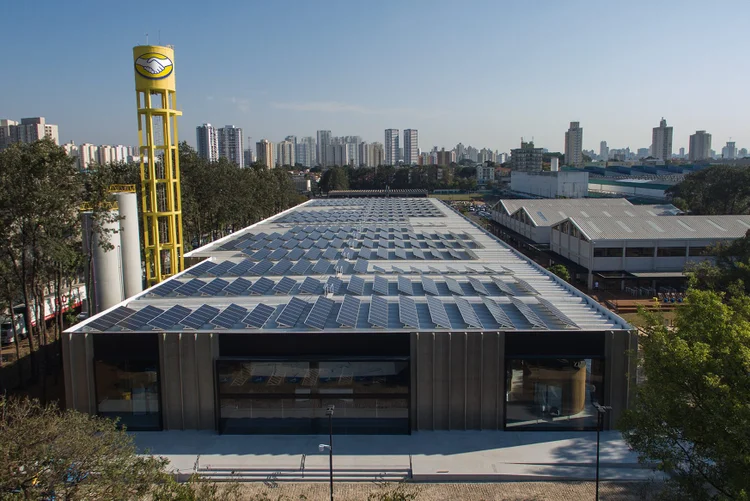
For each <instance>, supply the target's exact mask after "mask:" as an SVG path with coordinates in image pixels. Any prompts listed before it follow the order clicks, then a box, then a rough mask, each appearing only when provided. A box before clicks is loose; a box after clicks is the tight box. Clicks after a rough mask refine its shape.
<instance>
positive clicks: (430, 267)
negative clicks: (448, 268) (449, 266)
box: [427, 266, 443, 275]
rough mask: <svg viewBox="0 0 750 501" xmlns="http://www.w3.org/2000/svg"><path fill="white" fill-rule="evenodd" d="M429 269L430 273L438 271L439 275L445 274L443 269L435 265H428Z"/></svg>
mask: <svg viewBox="0 0 750 501" xmlns="http://www.w3.org/2000/svg"><path fill="white" fill-rule="evenodd" d="M427 269H428V270H429V271H430V273H436V274H438V275H442V274H443V271H442V270H438V269H437V268H435V267H434V266H427Z"/></svg>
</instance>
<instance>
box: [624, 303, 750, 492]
mask: <svg viewBox="0 0 750 501" xmlns="http://www.w3.org/2000/svg"><path fill="white" fill-rule="evenodd" d="M723 299H724V298H723V297H722V296H721V294H719V293H716V292H713V291H699V290H695V289H692V290H690V291H689V292H688V298H687V302H686V304H685V305H682V306H681V307H680V308H679V309H678V310H677V318H676V321H675V325H674V328H670V327H666V326H665V325H664V322H663V321H662V320H661V318H659V317H658V316H657V315H655V314H645V313H644V315H645V317H646V319H647V320H648V327H647V328H646V330H645V333H644V334H643V335H642V336H641V345H642V349H643V364H644V369H645V376H646V381H645V383H643V384H641V385H640V386H639V387H638V389H637V396H636V399H635V401H634V402H633V405H632V406H631V408H630V409H629V410H628V411H626V413H625V415H624V417H623V419H622V421H621V423H620V426H621V428H622V430H623V436H624V438H625V440H626V441H627V443H628V444H629V445H630V446H631V447H633V448H634V449H635V450H636V451H637V452H638V454H639V456H640V458H641V460H642V461H644V462H649V463H656V464H658V465H659V467H660V468H661V469H662V470H664V471H666V472H667V473H669V474H670V477H669V481H668V484H667V489H666V490H665V492H664V493H663V495H664V497H666V498H668V499H691V500H728V499H735V500H740V499H741V500H747V499H748V496H750V475H748V472H750V297H748V296H746V295H744V294H740V295H736V296H735V297H734V298H732V299H731V300H730V301H728V302H725V301H724V300H723Z"/></svg>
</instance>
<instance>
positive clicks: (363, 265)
mask: <svg viewBox="0 0 750 501" xmlns="http://www.w3.org/2000/svg"><path fill="white" fill-rule="evenodd" d="M354 271H356V272H357V273H367V261H366V260H364V259H357V262H356V263H354Z"/></svg>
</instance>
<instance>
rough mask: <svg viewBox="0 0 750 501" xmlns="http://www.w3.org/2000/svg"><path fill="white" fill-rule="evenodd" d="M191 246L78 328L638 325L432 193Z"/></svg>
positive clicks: (324, 207) (318, 210) (288, 218)
mask: <svg viewBox="0 0 750 501" xmlns="http://www.w3.org/2000/svg"><path fill="white" fill-rule="evenodd" d="M365 240H367V241H368V246H364V245H363V244H364V242H365ZM300 248H302V249H304V251H305V252H304V253H296V255H295V256H292V252H293V251H294V250H295V249H300ZM397 250H398V252H397ZM279 251H281V252H279ZM310 251H315V254H314V255H308V253H309V252H310ZM186 258H187V259H195V258H205V260H204V261H202V262H200V263H198V264H195V265H194V266H192V267H191V268H189V269H187V270H185V271H184V272H182V273H180V274H178V275H177V276H175V277H172V278H169V279H168V280H166V281H164V282H162V283H160V284H158V285H156V286H155V287H152V288H150V289H148V290H146V291H144V292H143V293H141V294H139V295H137V296H135V297H133V298H130V299H127V300H125V301H123V302H122V303H121V304H119V305H117V306H116V307H114V308H111V309H110V310H108V311H105V312H102V313H101V314H99V315H96V316H94V317H92V318H90V319H88V320H86V321H84V322H82V323H80V324H77V325H75V326H73V327H72V328H71V329H69V332H154V331H161V332H165V331H166V332H174V331H177V332H179V331H185V332H194V331H216V332H267V333H269V332H270V333H273V332H279V333H280V332H384V331H387V332H415V331H426V332H434V331H446V330H448V331H482V330H510V329H514V330H519V331H525V330H529V331H530V330H535V331H538V330H540V329H546V330H549V331H562V330H564V329H571V328H575V329H580V330H589V331H601V330H612V329H615V330H618V329H630V328H631V327H630V326H629V325H628V324H627V323H626V322H624V321H623V320H622V319H621V318H619V317H617V316H616V315H614V314H613V313H612V312H610V311H609V310H606V309H605V308H603V307H602V306H601V305H599V304H598V303H596V302H595V301H594V300H592V299H591V298H589V297H587V296H585V295H584V294H582V293H581V292H580V291H578V290H577V289H575V288H573V287H571V286H570V285H569V284H567V283H566V282H564V281H562V280H560V279H558V278H557V277H555V276H554V275H552V274H550V273H548V272H546V271H545V270H544V269H542V268H541V267H540V266H538V265H537V264H536V263H534V262H532V261H530V260H528V259H527V258H525V257H524V256H522V255H521V254H519V253H518V252H516V251H515V250H513V249H512V248H511V247H509V246H508V245H506V244H505V243H503V242H502V241H500V240H499V239H497V238H496V237H494V236H492V235H491V234H490V233H488V232H486V231H485V230H483V229H481V228H479V227H478V226H476V225H475V224H473V223H472V222H471V221H470V220H468V219H467V218H465V217H463V216H462V215H461V214H459V213H458V212H456V211H454V210H453V209H451V208H450V207H449V206H447V205H446V204H443V203H442V202H440V201H438V200H436V199H431V198H381V199H368V198H358V199H346V198H342V199H316V200H311V201H308V202H305V203H303V204H300V205H298V206H296V207H294V208H292V209H290V210H287V211H284V212H282V213H280V214H277V215H276V216H273V217H271V218H268V219H266V220H264V221H261V222H259V223H257V224H254V225H252V226H250V227H248V228H245V229H243V230H241V231H238V232H235V233H233V234H232V235H229V236H227V237H224V238H222V239H220V240H217V241H215V242H212V243H210V244H208V245H206V246H204V247H202V248H200V249H197V250H194V251H192V252H190V253H188V254H186ZM282 263H283V264H282ZM407 270H408V271H407ZM448 275H450V276H448ZM405 298H408V299H405ZM323 299H325V300H323ZM540 299H541V300H540ZM550 305H554V308H552V307H550ZM146 309H147V310H146ZM144 310H146V311H144ZM142 311H143V313H141V312H142Z"/></svg>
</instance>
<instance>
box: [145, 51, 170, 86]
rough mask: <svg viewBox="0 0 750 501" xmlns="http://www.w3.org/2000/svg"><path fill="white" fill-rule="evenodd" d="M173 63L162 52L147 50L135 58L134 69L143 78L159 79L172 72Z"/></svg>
mask: <svg viewBox="0 0 750 501" xmlns="http://www.w3.org/2000/svg"><path fill="white" fill-rule="evenodd" d="M173 69H174V63H173V62H172V60H171V59H169V58H168V57H167V56H165V55H164V54H159V53H158V52H147V53H146V54H143V55H142V56H140V57H138V59H136V60H135V71H136V73H138V74H139V75H140V76H142V77H143V78H148V79H149V80H160V79H162V78H166V77H168V76H169V75H171V74H172V70H173Z"/></svg>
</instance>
